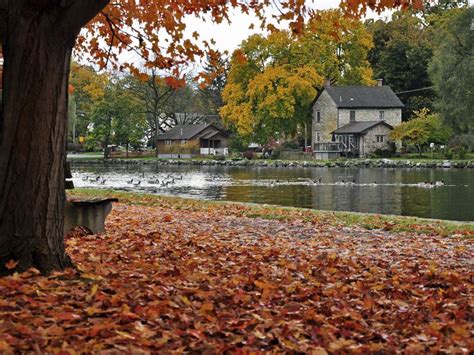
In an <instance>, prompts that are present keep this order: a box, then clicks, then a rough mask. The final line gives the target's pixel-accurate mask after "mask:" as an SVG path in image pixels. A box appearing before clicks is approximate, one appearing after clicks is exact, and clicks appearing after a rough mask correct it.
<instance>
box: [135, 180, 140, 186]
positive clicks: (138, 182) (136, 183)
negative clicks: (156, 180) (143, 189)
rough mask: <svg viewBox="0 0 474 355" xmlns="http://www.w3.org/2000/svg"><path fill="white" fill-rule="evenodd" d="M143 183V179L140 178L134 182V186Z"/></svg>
mask: <svg viewBox="0 0 474 355" xmlns="http://www.w3.org/2000/svg"><path fill="white" fill-rule="evenodd" d="M140 184H141V180H138V181H137V182H135V183H133V185H134V186H138V185H140Z"/></svg>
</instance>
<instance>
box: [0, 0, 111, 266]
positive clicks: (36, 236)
mask: <svg viewBox="0 0 474 355" xmlns="http://www.w3.org/2000/svg"><path fill="white" fill-rule="evenodd" d="M80 1H83V2H82V4H83V6H86V7H87V6H90V5H91V4H92V3H94V5H95V7H94V9H93V10H94V11H96V10H97V11H99V10H100V9H97V8H96V5H97V4H98V3H99V2H100V1H92V0H85V1H84V0H75V1H72V0H70V1H54V0H53V1H44V0H43V1H37V2H35V1H32V0H15V1H13V0H12V1H8V2H7V8H6V13H7V18H6V21H7V24H6V26H5V28H4V33H3V36H2V48H3V56H4V70H3V103H2V105H3V107H2V116H1V117H0V275H2V274H7V273H10V272H12V271H22V270H25V269H27V268H29V267H36V268H37V269H39V270H40V271H41V272H43V273H49V272H51V271H53V270H60V269H63V268H65V267H68V266H71V265H72V263H71V260H70V259H69V257H68V256H67V255H66V253H65V249H64V240H63V231H64V204H65V198H66V197H65V191H64V164H65V157H66V154H65V148H66V147H65V144H66V134H67V100H68V90H67V89H68V75H69V65H70V58H71V51H72V47H73V45H74V40H75V38H76V36H77V34H78V32H79V30H80V27H81V26H82V25H84V24H85V22H84V23H82V24H81V25H79V22H77V21H78V20H79V19H81V18H82V19H83V20H84V21H88V20H90V18H92V17H93V15H94V14H90V13H89V11H91V9H90V8H88V9H83V12H80V11H79V7H78V3H79V2H80ZM102 2H103V6H104V5H105V4H106V3H107V2H106V1H102ZM72 10H74V11H76V13H75V17H74V18H73V17H72V13H71V11H72ZM72 19H74V20H72ZM10 260H13V261H15V262H16V263H17V266H16V267H15V268H14V269H11V268H7V267H6V265H5V264H6V263H7V262H8V261H10Z"/></svg>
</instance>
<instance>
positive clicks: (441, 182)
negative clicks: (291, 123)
mask: <svg viewBox="0 0 474 355" xmlns="http://www.w3.org/2000/svg"><path fill="white" fill-rule="evenodd" d="M435 186H444V179H441V181H436V182H435Z"/></svg>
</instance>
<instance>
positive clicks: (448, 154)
mask: <svg viewBox="0 0 474 355" xmlns="http://www.w3.org/2000/svg"><path fill="white" fill-rule="evenodd" d="M453 156H454V155H453V152H452V151H451V149H446V150H445V151H444V152H443V158H444V159H453Z"/></svg>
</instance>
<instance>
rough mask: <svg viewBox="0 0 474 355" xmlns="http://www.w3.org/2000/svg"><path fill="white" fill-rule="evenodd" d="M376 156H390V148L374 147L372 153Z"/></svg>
mask: <svg viewBox="0 0 474 355" xmlns="http://www.w3.org/2000/svg"><path fill="white" fill-rule="evenodd" d="M373 155H374V156H375V157H376V158H390V157H392V156H393V152H392V151H391V150H390V149H376V150H375V151H374V154H373Z"/></svg>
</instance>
